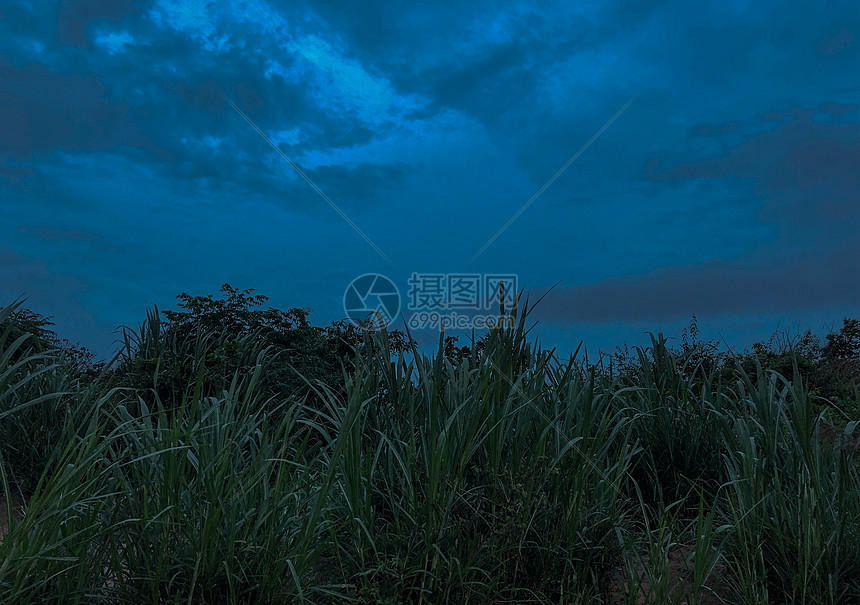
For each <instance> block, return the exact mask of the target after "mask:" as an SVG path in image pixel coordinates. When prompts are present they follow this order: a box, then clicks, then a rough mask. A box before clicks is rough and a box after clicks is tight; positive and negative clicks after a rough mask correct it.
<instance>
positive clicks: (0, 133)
mask: <svg viewBox="0 0 860 605" xmlns="http://www.w3.org/2000/svg"><path fill="white" fill-rule="evenodd" d="M0 108H2V111H0V154H9V153H14V154H16V155H30V154H32V153H39V152H52V151H57V150H64V151H92V150H109V149H113V148H114V147H116V146H117V145H133V146H148V143H147V141H146V139H145V137H143V136H142V135H141V134H140V128H139V126H138V125H137V124H135V123H133V122H132V120H131V118H130V115H129V114H130V111H129V107H128V105H126V104H123V103H115V102H112V101H111V100H110V99H109V98H107V90H106V88H105V86H104V84H102V82H100V81H99V79H98V78H97V77H96V76H94V75H92V74H86V75H85V74H58V73H54V72H51V71H49V70H47V69H45V68H44V67H43V66H42V65H39V64H37V63H29V64H27V65H25V66H23V67H19V66H16V65H13V64H11V63H10V62H9V61H8V60H5V59H3V58H2V57H0Z"/></svg>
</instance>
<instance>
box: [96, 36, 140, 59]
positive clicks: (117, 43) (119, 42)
mask: <svg viewBox="0 0 860 605" xmlns="http://www.w3.org/2000/svg"><path fill="white" fill-rule="evenodd" d="M96 44H98V45H99V46H101V47H102V48H104V49H105V50H107V51H108V53H110V54H112V55H114V54H116V53H121V52H123V51H124V50H125V47H126V46H129V45H131V44H134V37H133V36H132V35H131V34H130V33H128V32H109V33H106V34H101V35H100V36H98V37H97V38H96Z"/></svg>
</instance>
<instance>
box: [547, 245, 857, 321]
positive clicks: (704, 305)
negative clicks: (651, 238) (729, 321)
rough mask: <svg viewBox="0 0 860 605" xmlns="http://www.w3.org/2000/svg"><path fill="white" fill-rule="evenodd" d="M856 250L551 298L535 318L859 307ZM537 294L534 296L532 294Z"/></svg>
mask: <svg viewBox="0 0 860 605" xmlns="http://www.w3.org/2000/svg"><path fill="white" fill-rule="evenodd" d="M858 258H860V244H857V243H854V244H853V245H846V246H844V247H841V248H839V249H837V250H833V251H828V252H824V253H820V254H816V255H810V256H802V257H795V258H790V259H785V260H783V262H781V263H777V262H774V263H772V264H770V263H765V262H761V261H758V262H726V261H716V260H715V261H710V262H707V263H703V264H701V265H698V266H692V267H666V268H661V269H657V270H655V271H652V272H649V273H646V274H643V275H638V276H635V277H618V278H613V279H609V280H606V281H603V282H598V283H593V284H588V285H583V286H578V287H574V288H569V289H558V290H553V291H551V292H550V293H549V294H548V295H547V297H546V298H545V299H544V301H543V302H542V303H541V305H540V306H539V307H538V309H537V311H536V316H537V317H538V318H546V319H549V320H563V321H566V322H595V321H641V320H662V319H668V318H677V317H689V316H690V315H691V314H696V315H697V316H702V317H708V316H719V315H727V314H738V313H744V312H749V311H756V312H774V311H794V312H799V311H804V310H808V309H813V308H821V307H831V306H837V305H847V306H856V307H860V272H858V271H857V259H858ZM537 294H538V295H539V294H540V292H538V293H537Z"/></svg>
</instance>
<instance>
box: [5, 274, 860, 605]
mask: <svg viewBox="0 0 860 605" xmlns="http://www.w3.org/2000/svg"><path fill="white" fill-rule="evenodd" d="M223 294H224V296H222V298H221V300H216V299H214V298H209V297H205V299H201V298H198V297H188V298H184V299H182V304H181V305H180V310H179V311H176V312H174V313H175V314H171V315H168V314H165V319H164V320H162V318H161V316H160V315H159V314H158V313H157V312H156V311H154V310H153V311H151V312H150V314H149V316H148V317H147V320H146V321H145V322H144V324H143V325H142V327H141V329H140V330H139V331H137V332H132V331H130V330H129V331H127V338H128V342H127V344H126V352H125V356H124V357H123V358H122V359H121V360H120V363H119V364H118V365H117V367H116V368H114V369H113V371H112V372H105V373H102V374H99V375H97V376H95V377H94V378H93V379H92V380H81V379H77V378H74V374H73V372H71V371H70V370H69V369H68V367H69V365H70V364H71V361H70V360H69V358H68V357H66V356H64V355H63V354H62V353H60V352H58V351H57V350H46V349H43V350H39V349H38V348H37V347H35V346H33V345H32V343H31V341H32V336H30V335H29V334H32V332H29V333H22V334H21V335H20V336H17V337H14V338H13V332H12V330H13V328H10V325H11V324H9V323H6V324H5V328H4V330H3V332H0V457H2V460H0V493H2V494H4V498H5V499H6V500H9V499H10V496H11V493H12V491H13V490H16V489H18V488H19V487H20V485H21V484H22V483H23V481H22V477H24V476H28V477H29V479H28V483H29V485H30V487H28V489H26V490H21V491H23V492H24V495H25V497H26V500H27V502H26V514H25V515H24V516H23V517H16V516H15V515H13V514H12V511H11V510H7V512H8V515H7V518H6V519H5V520H4V523H3V526H4V527H5V526H8V531H7V532H6V533H5V535H3V537H2V538H0V602H3V603H23V604H27V603H45V602H49V603H54V602H62V603H118V602H127V603H159V604H160V603H188V602H205V603H267V604H268V603H276V604H277V603H297V602H309V603H336V602H338V603H339V602H360V603H420V604H429V603H447V602H457V603H499V602H530V603H640V602H647V603H678V604H679V603H703V602H706V601H705V600H706V599H707V598H709V597H712V596H713V595H711V594H710V592H715V593H717V595H718V596H719V599H720V600H721V601H722V602H725V603H744V604H746V603H749V604H752V603H765V602H774V603H784V602H792V603H832V604H836V603H860V554H858V553H860V470H859V467H858V461H857V458H856V453H855V449H856V448H855V445H856V435H855V433H856V429H857V427H858V424H857V423H854V422H849V423H847V425H845V426H844V427H842V426H836V425H834V424H833V423H831V422H829V420H828V417H829V415H828V414H827V413H825V412H826V410H824V409H823V408H821V407H820V406H816V405H815V404H814V401H816V399H815V397H816V395H815V391H814V390H813V389H816V388H821V387H816V386H814V384H815V382H814V380H815V379H816V378H815V376H816V375H815V369H816V368H819V367H821V366H820V364H821V363H825V362H828V361H829V362H832V361H834V360H844V359H852V358H851V357H850V355H853V354H854V353H853V352H854V349H852V348H851V346H852V345H850V343H851V342H853V341H852V334H853V331H852V330H853V326H854V324H851V323H846V326H847V328H843V329H844V333H843V334H841V335H839V334H837V335H835V336H834V337H833V338H832V339H828V342H831V341H832V342H837V343H838V344H839V347H836V345H834V346H833V347H831V348H830V349H827V350H828V351H830V352H831V353H828V354H825V353H824V352H821V353H820V355H813V353H814V352H815V349H814V348H810V347H812V345H811V344H809V346H808V347H807V345H802V346H799V345H798V343H797V342H795V341H792V343H793V344H792V347H793V348H788V349H787V348H785V347H784V346H783V345H784V342H783V343H782V344H779V343H777V344H775V345H774V344H773V343H771V344H769V345H768V346H767V347H766V348H764V349H760V350H759V351H758V354H755V353H750V356H749V357H748V358H741V363H736V362H733V361H732V358H731V357H730V356H727V355H720V354H719V352H718V351H717V350H716V349H715V348H714V347H712V346H710V344H708V343H702V342H701V341H699V339H698V332H697V330H693V329H692V328H691V329H690V330H689V331H688V332H687V333H686V338H684V337H682V339H681V343H680V348H679V349H672V348H671V347H670V346H669V341H668V339H666V338H665V337H663V336H662V335H659V334H658V335H657V336H652V338H651V343H650V346H648V347H641V348H635V349H633V351H632V354H631V355H629V357H628V359H627V360H626V362H625V365H624V368H623V371H622V372H618V371H616V369H615V368H614V369H613V371H612V372H608V371H606V368H605V367H604V366H600V365H599V364H598V365H597V366H590V365H589V364H587V363H584V362H582V361H578V360H576V359H570V360H566V361H562V360H559V359H558V358H557V357H556V355H555V354H554V352H552V351H544V350H542V349H540V347H538V346H537V345H536V344H534V343H532V342H531V341H530V340H529V338H528V332H529V331H528V329H527V328H526V318H527V315H528V308H522V309H514V310H513V312H512V316H511V321H510V322H509V323H508V325H507V326H506V327H503V328H500V329H496V330H493V331H491V332H490V333H488V334H487V335H486V336H484V337H483V338H481V339H480V340H479V341H478V343H475V344H474V345H473V346H470V347H468V349H469V350H468V351H463V348H462V347H459V346H457V343H456V341H452V340H446V339H445V338H444V337H440V341H439V346H438V349H437V352H436V353H435V354H434V355H425V354H422V353H421V352H420V351H418V350H417V348H416V347H415V346H411V347H409V348H406V347H405V346H404V345H405V344H406V343H405V341H404V340H400V339H398V337H397V336H396V335H392V334H389V333H387V332H379V333H374V334H370V333H368V332H366V331H362V330H361V329H359V328H354V327H353V328H349V327H347V326H343V325H341V326H334V327H332V328H331V329H332V330H333V332H331V333H329V332H326V330H327V329H311V328H312V326H310V325H308V324H307V321H306V320H307V314H306V312H304V311H302V310H299V311H296V310H294V311H296V312H287V313H281V312H274V311H271V310H264V309H260V307H261V306H262V304H263V303H264V302H265V301H264V300H261V299H260V298H258V297H257V296H256V295H253V294H252V292H251V291H242V292H240V291H237V290H233V289H228V290H225V291H224V292H223ZM15 311H16V309H15V308H7V309H4V310H2V311H0V324H2V323H3V322H4V321H8V320H9V318H10V316H11V314H12V313H13V312H15ZM338 330H339V331H340V332H338ZM333 333H337V334H338V336H337V337H336V339H335V337H334V336H332V334H333ZM843 341H844V342H847V343H849V345H848V347H847V348H845V347H843V346H842V345H843V344H844V343H843ZM347 342H348V343H349V346H348V347H347V348H345V349H343V350H340V349H337V348H336V345H337V346H340V344H343V345H344V346H346V344H345V343H347ZM473 342H474V341H473ZM806 342H809V343H811V341H810V340H808V339H807V341H806ZM28 343H30V344H28ZM302 347H307V348H306V349H302ZM826 347H827V345H825V347H823V348H826ZM804 351H805V353H804ZM834 351H839V352H840V353H839V355H843V354H845V353H843V351H847V354H848V355H849V357H835V358H834V355H835V353H833V352H834ZM770 353H773V354H774V355H776V356H775V357H767V355H768V354H770ZM303 354H305V355H308V358H307V360H304V361H303V359H302V355H303ZM784 354H788V355H789V359H791V360H792V366H791V371H790V372H789V373H787V374H783V373H780V372H777V371H775V370H773V369H768V368H767V367H766V366H765V365H764V364H763V363H762V362H763V361H766V362H770V363H777V362H778V361H779V356H780V355H784ZM314 355H318V356H321V357H314ZM326 355H332V357H331V359H332V360H335V361H337V364H338V365H339V366H340V368H341V371H340V372H339V373H334V372H333V373H332V374H331V375H332V376H334V378H335V379H336V380H335V381H333V383H332V384H328V383H327V382H326V380H325V378H326V376H329V374H325V373H324V374H323V375H321V377H320V379H318V380H313V381H310V380H309V381H305V382H302V383H301V384H303V385H304V389H303V390H302V389H299V388H295V385H296V384H297V383H291V382H289V380H288V378H287V374H286V373H285V372H286V370H287V369H289V370H291V371H292V372H294V373H295V374H296V375H298V372H296V369H297V368H299V367H304V368H305V369H308V370H310V369H311V366H312V365H313V364H314V363H317V364H319V365H322V364H323V362H324V360H325V359H327V358H326V357H325V356H326ZM801 355H808V356H809V359H810V360H812V361H813V365H812V366H805V365H804V363H802V362H801V361H800V357H801ZM828 355H829V357H828ZM747 359H749V360H751V362H752V363H751V365H750V361H747ZM314 360H316V361H314ZM345 360H346V361H345ZM341 363H342V364H343V365H340V364H341ZM301 364H305V365H303V366H302V365H301ZM816 364H817V365H816ZM810 367H811V368H812V374H809V375H804V373H803V372H804V371H807V372H809V371H810ZM747 368H749V371H747ZM804 368H806V369H805V370H804ZM325 372H329V369H326V370H325ZM123 381H126V382H123ZM48 428H50V431H44V430H43V432H42V433H39V432H38V431H39V430H40V429H48ZM30 434H32V435H36V436H37V438H36V439H35V440H34V443H36V444H37V447H35V449H32V450H26V449H23V442H22V441H21V439H20V435H30ZM16 435H17V436H18V437H16ZM16 438H17V439H18V441H17V442H16V441H15V439H16ZM10 444H11V445H10ZM679 552H680V553H685V554H682V556H678V553H679ZM710 602H713V601H710Z"/></svg>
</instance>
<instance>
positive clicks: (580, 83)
mask: <svg viewBox="0 0 860 605" xmlns="http://www.w3.org/2000/svg"><path fill="white" fill-rule="evenodd" d="M36 4H38V5H39V6H38V9H39V10H38V12H37V11H36V10H35V8H34V5H36ZM0 7H2V8H0V306H2V305H4V304H7V303H8V302H11V301H12V300H14V299H16V298H18V297H20V296H22V295H24V296H27V297H28V303H27V304H28V306H30V307H31V308H33V309H34V310H36V311H38V312H41V313H44V314H47V315H51V316H53V317H54V319H55V321H56V324H57V326H58V328H59V331H60V332H61V334H63V335H67V336H69V337H71V338H72V339H74V340H80V341H82V342H83V343H85V344H87V345H90V346H91V347H93V348H94V349H95V350H97V351H98V352H99V353H100V354H107V353H108V352H109V351H110V350H111V349H112V344H113V343H114V341H115V340H116V337H117V336H116V334H115V333H114V330H115V328H116V327H117V326H119V325H122V324H128V325H134V324H137V323H139V322H140V321H141V320H142V319H143V317H144V314H145V309H146V307H147V306H148V305H152V304H157V305H159V306H160V307H171V306H172V305H174V304H175V297H176V295H177V294H179V293H180V292H183V291H187V292H190V293H192V294H205V293H211V292H215V291H217V290H218V288H219V287H220V286H221V284H223V283H225V282H227V283H230V284H232V285H233V286H237V287H241V288H255V289H257V291H258V292H260V293H262V294H265V295H268V296H269V297H270V299H271V304H272V305H273V306H276V307H278V308H283V309H286V308H290V307H296V306H301V307H310V308H312V309H313V314H312V316H311V317H312V319H314V320H315V321H316V322H317V323H320V324H322V323H328V322H330V321H332V320H336V319H341V318H343V317H344V310H343V296H344V291H345V288H346V287H347V285H348V284H349V283H350V281H351V280H352V279H353V278H355V277H356V276H359V275H362V274H365V273H371V272H376V273H381V274H384V275H386V276H388V277H390V278H391V279H392V280H393V281H394V282H395V283H396V284H397V285H398V287H400V288H401V291H402V292H403V293H404V303H405V302H407V301H406V300H405V299H406V296H405V291H406V290H407V289H408V285H407V282H408V279H409V276H410V275H411V274H412V273H413V272H418V273H462V272H470V273H505V274H515V275H517V276H518V286H519V287H520V288H522V289H524V290H526V291H527V292H529V293H531V295H532V296H533V297H534V296H539V295H540V294H542V293H544V292H546V291H547V290H548V289H549V288H551V287H552V286H555V288H554V289H552V290H551V291H550V293H549V294H548V295H547V296H546V297H545V298H544V299H543V301H542V303H541V305H540V306H539V307H538V309H537V310H536V311H535V315H534V317H535V318H536V319H538V320H539V324H538V328H537V329H536V334H539V335H540V338H541V340H542V342H543V343H544V344H546V345H549V346H557V347H559V348H560V349H561V350H562V351H565V350H569V349H571V348H575V347H576V345H577V344H578V343H579V341H580V340H584V341H585V344H586V346H587V347H588V348H589V350H590V351H596V350H597V349H604V350H612V349H613V348H614V346H615V345H616V344H619V343H621V342H623V341H626V342H629V343H631V344H638V343H640V342H642V341H643V332H644V331H646V330H653V331H658V330H662V331H665V332H668V333H672V334H676V335H677V334H679V333H680V330H681V328H682V327H683V326H685V325H686V324H687V323H689V320H690V317H691V316H692V315H693V314H696V315H697V317H698V319H699V326H700V328H701V329H702V331H703V333H704V335H705V336H708V337H715V338H717V337H722V338H724V339H725V340H726V342H727V343H729V344H731V345H732V346H737V347H745V346H748V345H749V344H750V343H751V342H753V341H754V340H756V339H761V338H764V337H767V336H768V335H769V334H770V333H771V332H773V330H774V329H776V328H778V327H780V328H786V327H789V328H794V329H796V328H801V329H803V328H806V327H810V328H813V329H815V330H821V329H822V328H823V326H825V325H827V324H839V323H841V318H842V317H843V316H846V315H847V316H858V315H860V270H858V258H860V237H858V233H860V203H858V202H860V109H858V108H860V6H858V4H857V3H856V2H838V1H837V2H829V3H825V4H821V3H814V2H811V1H809V2H792V3H786V2H776V1H772V2H768V1H759V2H744V1H740V0H719V1H713V2H710V3H707V2H695V3H691V2H686V1H676V2H615V1H606V2H508V3H505V4H504V5H503V6H500V4H499V3H496V2H485V1H464V0H457V1H456V2H452V1H445V0H443V1H437V2H433V3H423V4H418V3H412V4H409V5H395V4H392V3H384V2H379V1H376V0H374V1H369V2H360V3H346V2H330V1H327V0H319V1H316V2H311V3H307V2H302V1H301V0H299V1H293V2H274V1H271V2H265V1H263V0H259V1H257V0H246V1H242V2H229V1H223V2H204V1H187V2H183V1H175V0H160V1H157V2H154V3H138V2H134V1H128V0H126V1H107V0H86V1H84V0H81V1H79V0H64V1H63V2H53V3H51V2H44V3H32V2H16V1H14V0H11V1H6V2H3V3H2V4H0ZM227 99H229V101H228V100H227ZM631 100H633V102H632V103H629V102H630V101H631ZM230 101H232V102H233V103H235V105H236V107H237V108H238V109H240V110H241V112H243V113H244V114H245V115H246V116H247V118H248V119H249V120H250V121H251V122H253V123H254V124H255V125H256V126H257V127H258V128H259V129H260V130H261V131H262V132H263V133H265V134H266V136H267V137H268V138H269V139H270V140H271V141H272V142H273V143H274V144H275V145H276V146H277V147H278V148H279V149H280V151H281V152H282V153H283V154H284V155H286V156H287V157H288V158H290V160H292V161H293V162H295V163H296V164H297V165H298V166H299V167H301V169H302V170H303V171H304V173H305V174H306V175H307V177H308V178H309V179H310V180H311V181H312V182H313V183H315V184H316V185H317V186H318V187H319V189H320V190H321V191H323V192H324V193H325V194H326V195H327V196H328V198H329V199H330V200H331V202H332V203H333V204H334V205H335V206H336V207H337V209H338V210H335V209H334V208H333V207H332V206H331V205H329V203H327V201H326V200H324V199H323V198H322V197H320V195H319V194H318V193H317V192H316V191H315V190H314V189H313V188H312V187H311V186H310V185H309V184H308V183H307V182H306V181H305V180H304V179H302V178H301V177H300V176H299V175H298V174H296V172H295V171H294V170H293V168H292V167H291V166H290V164H289V163H288V162H287V161H286V160H285V159H284V158H282V157H281V156H280V155H278V153H276V151H275V150H274V149H273V148H272V147H270V146H269V144H268V143H267V142H266V141H265V140H264V139H263V138H262V137H261V136H260V134H259V133H258V132H257V131H255V129H254V128H253V127H252V126H251V125H250V124H249V123H248V122H247V121H246V120H245V119H244V118H243V117H242V116H241V115H240V114H239V113H238V112H237V111H236V110H234V109H233V107H232V106H231V105H230ZM628 103H629V105H627V104H628ZM625 105H626V106H627V107H626V109H624V110H623V111H621V113H620V115H619V114H618V112H619V110H622V109H623V108H624V107H625ZM613 117H615V118H616V119H615V120H614V121H612V118H613ZM610 121H611V123H609V122H610ZM607 124H608V126H607ZM604 126H606V127H605V128H603V127H604ZM601 129H602V132H601ZM598 132H600V134H599V136H598V137H597V138H593V137H594V135H595V134H596V133H598ZM589 141H591V143H590V145H588V146H587V148H585V149H584V150H582V148H583V147H584V146H586V144H587V143H588V142H589ZM579 151H581V153H580V154H579V156H578V157H577V158H576V159H575V161H573V162H572V163H571V164H570V165H569V167H568V168H567V170H566V171H565V172H564V173H563V174H561V175H560V176H559V177H558V178H557V179H556V180H555V181H553V182H552V184H551V185H550V186H548V187H547V188H546V189H545V190H544V191H543V193H542V194H541V195H540V196H539V197H538V198H537V199H535V200H534V201H533V202H532V203H531V204H530V205H529V206H528V207H527V208H526V209H525V210H524V211H522V213H521V214H520V215H519V216H518V217H517V218H516V220H514V221H513V222H511V223H510V225H509V226H508V227H507V228H506V229H505V230H504V231H503V232H502V233H501V234H500V235H498V237H497V238H496V239H494V240H493V241H492V244H490V245H489V246H487V247H486V248H485V249H484V251H483V253H482V254H480V255H479V256H478V257H477V258H475V259H474V260H472V259H473V257H474V255H475V254H476V252H478V251H479V250H481V249H482V248H484V246H485V244H486V243H487V242H488V241H489V240H490V239H491V238H493V236H494V235H495V234H496V233H497V232H498V231H499V230H500V229H501V228H502V227H503V226H504V225H505V224H506V223H508V222H509V219H510V218H511V217H513V216H514V215H516V214H517V213H518V211H520V210H521V209H522V208H523V206H524V204H526V202H528V201H529V200H530V199H531V198H532V197H533V196H534V194H535V193H536V192H538V191H539V190H540V189H541V188H542V187H543V186H544V185H545V184H546V183H547V182H548V181H549V180H550V179H551V178H552V177H553V175H555V174H556V173H557V171H558V170H559V169H560V168H561V167H562V166H564V165H565V164H566V163H567V162H568V161H569V160H570V159H571V158H572V157H573V156H574V155H575V154H577V153H578V152H579ZM344 216H346V217H348V218H349V220H350V221H351V222H352V223H353V224H354V225H356V226H358V227H359V229H360V230H361V231H362V232H363V233H364V234H365V235H366V237H367V239H368V240H370V242H372V244H373V245H371V244H370V243H368V241H366V239H365V238H364V237H362V235H360V234H359V233H358V232H357V231H356V230H355V229H353V227H352V226H351V225H350V224H349V222H348V221H346V220H345V219H344ZM377 248H378V250H377ZM380 251H381V252H382V254H380ZM383 256H384V257H387V258H388V259H390V261H391V262H388V260H386V258H384V257H383ZM427 338H429V336H427Z"/></svg>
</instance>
